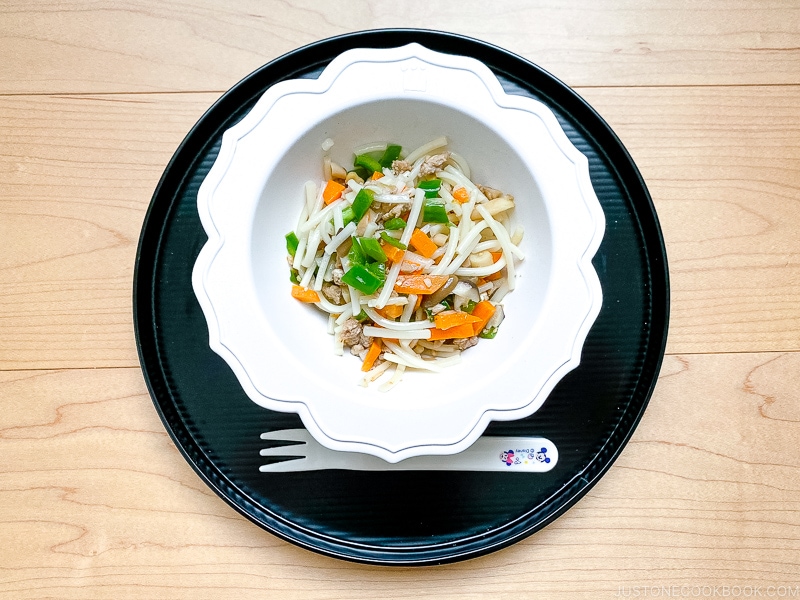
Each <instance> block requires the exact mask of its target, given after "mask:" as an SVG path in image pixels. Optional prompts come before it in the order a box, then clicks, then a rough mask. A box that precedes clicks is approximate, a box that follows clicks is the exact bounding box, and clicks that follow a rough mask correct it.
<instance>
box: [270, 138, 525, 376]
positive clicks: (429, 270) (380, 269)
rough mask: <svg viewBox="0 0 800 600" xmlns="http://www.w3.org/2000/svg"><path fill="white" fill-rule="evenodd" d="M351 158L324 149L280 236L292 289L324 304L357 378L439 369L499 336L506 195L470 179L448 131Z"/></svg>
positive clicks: (507, 265) (506, 271)
mask: <svg viewBox="0 0 800 600" xmlns="http://www.w3.org/2000/svg"><path fill="white" fill-rule="evenodd" d="M332 145H333V142H332V141H331V140H326V141H325V144H323V148H324V149H325V150H327V149H329V148H330V147H331V146H332ZM353 163H354V166H353V168H352V169H351V170H349V171H348V170H345V169H344V168H343V167H341V166H340V165H337V164H336V163H334V162H331V161H330V159H329V158H328V157H325V159H324V162H323V170H324V177H325V181H324V182H322V184H321V185H317V184H316V183H314V182H312V181H309V182H307V183H306V184H305V202H304V205H303V209H302V212H301V214H300V219H299V221H298V224H297V228H296V230H295V231H292V232H290V233H289V234H287V235H286V249H287V251H288V253H289V256H288V260H289V264H290V266H291V280H292V283H293V284H294V285H293V286H292V296H293V297H294V298H296V299H297V300H299V301H301V302H307V303H311V304H315V305H316V306H317V307H318V308H319V309H321V310H322V311H324V312H326V313H327V314H328V315H329V316H328V333H330V334H332V335H333V337H334V349H335V352H336V353H337V354H343V353H344V348H345V347H349V348H350V352H351V353H352V354H354V355H357V356H359V357H360V358H361V359H362V361H363V363H362V366H361V370H362V371H364V372H365V373H366V374H365V375H364V377H363V379H362V385H364V386H366V385H369V383H371V382H373V381H376V380H378V379H379V378H381V377H383V378H384V379H385V381H383V382H382V385H381V386H380V388H379V389H381V390H382V391H386V390H389V389H391V388H392V387H393V386H394V385H395V384H396V383H397V382H398V381H400V379H401V378H402V375H403V372H404V371H405V370H406V369H425V370H428V371H441V370H442V369H444V368H446V367H448V366H450V365H453V364H456V363H457V362H459V361H460V356H461V352H463V351H464V350H466V349H467V348H470V347H471V346H474V345H475V344H477V343H478V340H479V338H484V339H492V338H494V337H495V335H497V330H498V327H499V326H500V323H501V322H502V320H503V306H502V304H501V302H502V300H503V298H504V296H505V295H506V294H507V293H508V292H510V291H512V290H513V289H514V280H515V263H514V261H515V259H516V260H522V259H523V258H524V255H523V253H522V251H521V250H520V249H519V243H520V241H521V239H522V235H523V231H522V228H520V227H517V228H516V229H515V230H514V231H513V232H509V229H508V226H509V222H508V215H509V212H510V211H511V210H512V209H513V208H514V198H513V196H511V195H510V194H505V193H503V192H501V191H499V190H496V189H493V188H490V187H486V186H483V185H478V184H476V183H473V182H472V180H471V179H470V170H469V167H468V165H467V164H466V162H465V161H464V159H463V158H462V157H461V156H459V155H458V154H456V153H455V152H450V151H448V150H447V138H444V137H441V138H438V139H436V140H433V141H432V142H430V143H428V144H425V145H424V146H421V147H420V148H417V149H416V150H414V151H412V152H410V153H409V154H407V155H404V154H403V149H402V147H401V146H399V145H396V144H373V145H370V146H366V147H363V148H360V149H358V150H356V153H355V159H354V161H353Z"/></svg>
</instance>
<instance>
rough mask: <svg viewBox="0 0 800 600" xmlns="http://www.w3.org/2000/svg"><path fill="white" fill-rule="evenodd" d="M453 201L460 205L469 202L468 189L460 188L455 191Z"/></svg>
mask: <svg viewBox="0 0 800 600" xmlns="http://www.w3.org/2000/svg"><path fill="white" fill-rule="evenodd" d="M453 200H455V201H456V202H458V203H459V204H464V203H465V202H469V192H468V191H467V188H463V187H460V188H458V189H456V190H453Z"/></svg>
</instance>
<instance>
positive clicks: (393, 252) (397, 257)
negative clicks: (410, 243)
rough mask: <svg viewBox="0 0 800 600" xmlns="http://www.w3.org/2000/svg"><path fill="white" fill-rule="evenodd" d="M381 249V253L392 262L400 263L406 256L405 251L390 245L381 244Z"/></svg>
mask: <svg viewBox="0 0 800 600" xmlns="http://www.w3.org/2000/svg"><path fill="white" fill-rule="evenodd" d="M381 248H382V249H383V253H384V254H385V255H386V258H388V259H389V260H390V261H392V262H393V263H394V262H402V260H403V257H404V256H405V255H406V251H405V250H401V249H400V248H396V247H395V246H392V245H391V244H386V243H384V242H381Z"/></svg>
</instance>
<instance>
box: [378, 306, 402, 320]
mask: <svg viewBox="0 0 800 600" xmlns="http://www.w3.org/2000/svg"><path fill="white" fill-rule="evenodd" d="M375 312H376V313H378V314H379V315H380V316H382V317H384V318H386V319H396V318H397V317H399V316H400V315H402V314H403V306H402V305H400V304H387V305H386V306H384V307H383V308H376V309H375Z"/></svg>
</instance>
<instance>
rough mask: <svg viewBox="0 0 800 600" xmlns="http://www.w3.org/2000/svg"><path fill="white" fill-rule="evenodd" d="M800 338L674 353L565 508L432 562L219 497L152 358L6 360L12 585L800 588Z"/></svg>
mask: <svg viewBox="0 0 800 600" xmlns="http://www.w3.org/2000/svg"><path fill="white" fill-rule="evenodd" d="M798 374H800V353H763V354H728V355H716V356H696V355H687V356H681V357H668V358H667V360H666V362H665V366H664V370H663V372H662V375H661V379H660V381H659V384H658V387H657V388H656V392H655V394H654V396H653V399H652V400H651V403H650V406H649V408H648V409H647V411H646V413H645V416H644V418H643V420H642V422H641V424H640V425H639V428H638V430H637V431H636V433H635V434H634V437H633V439H632V440H631V442H630V443H629V445H628V446H627V447H626V449H625V451H624V452H623V454H622V456H621V457H620V458H619V459H618V461H617V462H616V463H615V465H614V466H613V467H612V468H611V470H610V471H609V472H608V473H607V475H606V476H605V477H604V478H603V479H602V480H601V481H600V482H599V483H598V485H597V486H596V487H594V488H593V490H592V491H591V492H590V493H589V494H588V495H587V496H586V497H585V498H584V499H582V500H581V501H580V502H579V503H578V504H577V505H576V506H575V507H573V508H572V509H570V510H569V511H568V512H567V513H566V514H565V515H564V516H563V517H561V518H559V519H558V520H557V521H556V522H555V523H553V524H552V525H550V526H548V527H547V528H545V529H544V530H542V531H541V532H539V533H538V534H536V535H534V536H532V537H531V538H528V539H527V540H525V541H523V542H521V543H519V544H516V545H514V546H512V547H510V548H508V549H506V550H503V551H501V552H499V553H494V554H491V555H489V556H486V557H483V558H480V559H476V560H472V561H469V562H466V563H460V564H455V565H450V566H446V567H441V568H430V569H383V568H372V567H364V566H359V565H353V564H349V563H345V562H341V561H336V560H333V559H328V558H324V557H320V556H317V555H316V554H313V553H310V552H307V551H304V550H301V549H298V548H295V547H294V546H292V545H290V544H287V543H284V542H281V541H279V540H277V539H276V538H274V537H273V536H271V535H269V534H267V533H265V532H263V531H261V530H260V529H259V528H257V527H256V526H254V525H252V524H251V523H249V522H248V521H246V520H245V519H243V518H242V517H240V516H239V515H237V514H236V513H235V512H234V511H233V510H232V509H230V508H229V507H228V506H227V505H226V504H225V503H224V502H223V501H222V500H221V499H219V498H218V497H216V496H215V495H214V494H213V493H212V492H211V491H210V490H209V489H207V488H206V486H205V485H204V484H203V483H202V482H201V481H200V479H199V478H198V477H197V475H195V474H194V472H193V471H192V470H191V468H190V467H189V466H188V465H187V464H186V462H185V461H184V459H183V458H182V457H181V455H180V454H179V453H178V451H177V450H176V449H175V447H174V446H173V445H172V442H171V441H170V439H169V437H168V436H167V434H166V433H165V432H164V430H163V427H162V426H161V423H160V421H159V420H158V417H157V416H156V413H155V410H154V409H153V407H152V404H151V401H150V399H149V398H148V396H147V393H146V391H145V388H144V384H143V382H142V378H141V374H140V373H139V371H138V370H137V369H98V370H66V371H52V372H48V371H36V372H30V371H21V372H2V373H0V397H3V398H5V399H6V400H5V403H4V408H5V409H6V410H4V411H3V412H2V413H0V455H2V456H3V458H4V460H3V461H2V466H0V521H2V523H3V527H2V528H0V542H2V546H1V547H2V557H3V561H2V563H3V564H2V569H0V573H2V576H0V598H9V599H11V598H13V599H14V600H24V599H30V598H59V599H61V600H69V599H106V598H128V599H139V598H141V599H143V600H144V599H148V600H149V599H151V598H187V599H188V598H193V599H198V600H203V599H209V600H210V599H216V598H220V597H236V598H243V599H249V598H281V599H285V598H289V599H293V598H314V599H317V598H319V599H323V598H324V599H342V598H365V599H367V598H369V599H371V598H376V597H382V598H386V599H387V600H394V599H408V598H412V597H423V598H440V597H459V598H469V599H477V598H482V597H487V596H491V597H497V598H508V599H511V598H519V597H547V598H553V599H556V600H558V599H565V600H567V599H568V600H572V599H574V598H586V599H596V598H606V597H608V598H611V597H615V596H616V595H617V594H618V593H619V586H637V585H638V586H646V585H689V586H693V585H762V586H764V587H766V586H768V585H784V584H786V585H795V584H797V580H796V576H797V573H798V572H800V502H799V501H798V492H799V491H800V450H798V446H797V443H796V440H797V438H798V435H800V409H799V408H798V406H797V402H796V391H797V389H798V387H799V386H800V375H798Z"/></svg>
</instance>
